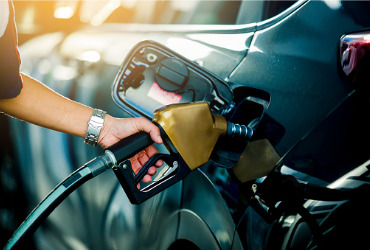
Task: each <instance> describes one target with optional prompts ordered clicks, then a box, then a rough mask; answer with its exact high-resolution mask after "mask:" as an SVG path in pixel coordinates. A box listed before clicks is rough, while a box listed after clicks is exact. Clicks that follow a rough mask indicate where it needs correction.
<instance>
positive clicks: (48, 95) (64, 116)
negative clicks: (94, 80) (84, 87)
mask: <svg viewBox="0 0 370 250" xmlns="http://www.w3.org/2000/svg"><path fill="white" fill-rule="evenodd" d="M22 77H23V89H22V91H21V93H20V94H19V95H18V96H17V97H15V98H12V99H3V100H0V110H1V111H2V112H5V113H6V114H8V115H11V116H13V117H16V118H18V119H21V120H24V121H27V122H30V123H33V124H36V125H39V126H42V127H45V128H49V129H53V130H56V131H60V132H64V133H68V134H72V135H76V136H80V137H85V134H86V129H87V124H88V121H89V119H90V116H91V114H92V112H93V109H92V108H90V107H87V106H85V105H82V104H80V103H77V102H74V101H72V100H70V99H68V98H65V97H63V96H61V95H59V94H58V93H56V92H54V91H53V90H51V89H49V88H48V87H46V86H45V85H44V84H42V83H40V82H38V81H37V80H35V79H33V78H31V77H29V76H27V75H24V74H22Z"/></svg>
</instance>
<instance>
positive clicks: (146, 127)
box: [135, 117, 163, 144]
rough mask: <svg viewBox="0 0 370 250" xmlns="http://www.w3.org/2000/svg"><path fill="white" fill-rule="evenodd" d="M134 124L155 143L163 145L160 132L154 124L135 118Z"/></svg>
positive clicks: (141, 118) (142, 118)
mask: <svg viewBox="0 0 370 250" xmlns="http://www.w3.org/2000/svg"><path fill="white" fill-rule="evenodd" d="M135 124H136V128H137V129H138V130H139V131H144V132H147V133H148V134H149V135H150V137H151V138H152V140H153V141H154V142H155V143H157V144H162V143H163V140H162V137H161V133H160V130H159V128H158V127H157V126H156V125H154V123H152V122H150V121H148V120H147V119H145V118H144V117H138V118H135Z"/></svg>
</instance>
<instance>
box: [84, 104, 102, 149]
mask: <svg viewBox="0 0 370 250" xmlns="http://www.w3.org/2000/svg"><path fill="white" fill-rule="evenodd" d="M106 114H107V112H106V111H103V110H100V109H94V112H93V113H92V115H91V117H90V120H89V123H88V127H87V131H86V136H85V143H86V144H89V145H92V146H96V145H97V144H98V138H99V135H100V131H101V129H102V127H103V124H104V118H105V115H106Z"/></svg>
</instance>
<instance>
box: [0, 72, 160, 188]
mask: <svg viewBox="0 0 370 250" xmlns="http://www.w3.org/2000/svg"><path fill="white" fill-rule="evenodd" d="M22 78H23V89H22V91H21V93H20V94H19V95H18V96H17V97H15V98H11V99H0V111H2V112H5V113H6V114H8V115H11V116H13V117H15V118H18V119H21V120H24V121H27V122H30V123H33V124H36V125H39V126H42V127H45V128H49V129H53V130H56V131H60V132H64V133H67V134H71V135H75V136H79V137H82V138H84V137H85V135H86V131H87V127H88V122H89V120H90V117H91V115H92V113H93V109H92V108H91V107H88V106H85V105H83V104H81V103H78V102H75V101H72V100H70V99H68V98H66V97H64V96H62V95H60V94H58V93H56V92H55V91H53V90H51V89H50V88H48V87H47V86H45V85H44V84H43V83H41V82H39V81H37V80H35V79H33V78H31V77H29V76H27V75H25V74H22ZM139 131H145V132H147V133H149V134H150V135H151V138H152V140H153V141H154V142H156V143H162V139H161V138H160V132H159V129H158V128H157V127H156V126H155V125H154V124H153V123H151V122H149V121H148V120H146V119H145V118H142V117H141V118H124V119H122V118H121V119H118V118H114V117H111V116H109V115H106V116H105V121H104V125H103V128H102V130H101V132H100V136H99V138H98V143H99V145H100V146H102V147H103V148H106V147H109V146H111V145H113V144H115V143H116V142H118V141H119V140H121V139H123V138H125V137H127V136H129V135H132V134H134V133H137V132H139ZM143 152H144V154H143V153H139V154H137V155H136V156H134V157H133V158H132V159H131V162H132V165H133V169H134V171H135V172H137V171H138V170H139V169H140V168H141V167H142V165H143V164H145V162H146V161H147V160H148V159H149V158H150V157H151V156H152V155H154V154H155V153H157V150H156V149H155V147H154V146H149V147H148V148H147V149H146V150H145V151H143ZM160 165H162V161H159V162H157V164H156V166H160ZM155 172H156V169H155V168H154V167H153V168H151V169H149V171H148V173H149V174H150V175H152V174H154V173H155ZM150 179H151V178H150V176H146V177H145V178H144V181H150Z"/></svg>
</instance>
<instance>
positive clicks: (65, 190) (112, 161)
mask: <svg viewBox="0 0 370 250" xmlns="http://www.w3.org/2000/svg"><path fill="white" fill-rule="evenodd" d="M151 144H153V141H152V140H151V138H150V135H149V134H147V133H145V132H139V133H136V134H134V135H131V136H129V137H127V138H125V139H123V140H121V141H119V142H118V143H116V144H114V145H113V146H111V147H109V148H107V150H106V151H105V152H104V154H102V155H100V156H98V157H96V158H94V159H93V160H91V161H89V162H87V163H86V164H85V165H83V166H82V167H80V168H79V169H77V170H76V171H75V172H73V173H72V174H71V175H70V176H68V177H67V178H66V179H64V180H63V181H62V182H61V183H60V184H59V185H58V186H56V187H55V188H54V189H53V190H52V191H51V192H50V193H49V195H48V196H46V197H45V199H44V200H43V201H41V202H40V203H39V205H38V206H37V207H36V208H35V209H34V210H33V211H32V212H31V213H30V215H29V216H28V217H27V218H26V219H25V220H24V222H23V223H22V224H21V225H20V226H19V227H18V229H17V230H16V231H15V233H14V234H13V236H12V237H11V238H10V239H9V241H8V243H7V245H6V246H5V247H4V249H6V250H10V249H16V248H17V247H19V246H20V244H21V242H22V241H23V240H24V239H25V238H27V237H28V236H30V235H32V234H33V233H34V232H35V231H36V229H37V228H38V227H39V226H40V225H41V223H42V222H43V221H44V220H45V219H46V218H47V217H48V216H49V215H50V214H51V213H52V212H53V211H54V209H55V208H56V207H58V205H59V204H60V203H61V202H62V201H63V200H64V199H66V198H67V197H68V195H70V194H71V193H72V192H73V191H74V190H76V189H77V188H78V187H80V186H81V185H82V184H84V183H85V182H87V181H88V180H90V179H92V178H94V177H96V176H98V175H99V174H101V173H103V172H104V171H105V170H107V169H109V168H112V167H113V166H115V165H116V164H119V163H121V162H123V161H126V160H128V159H129V158H131V157H132V156H134V155H135V154H136V153H138V152H140V151H141V150H143V149H144V148H146V147H148V146H149V145H151Z"/></svg>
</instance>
